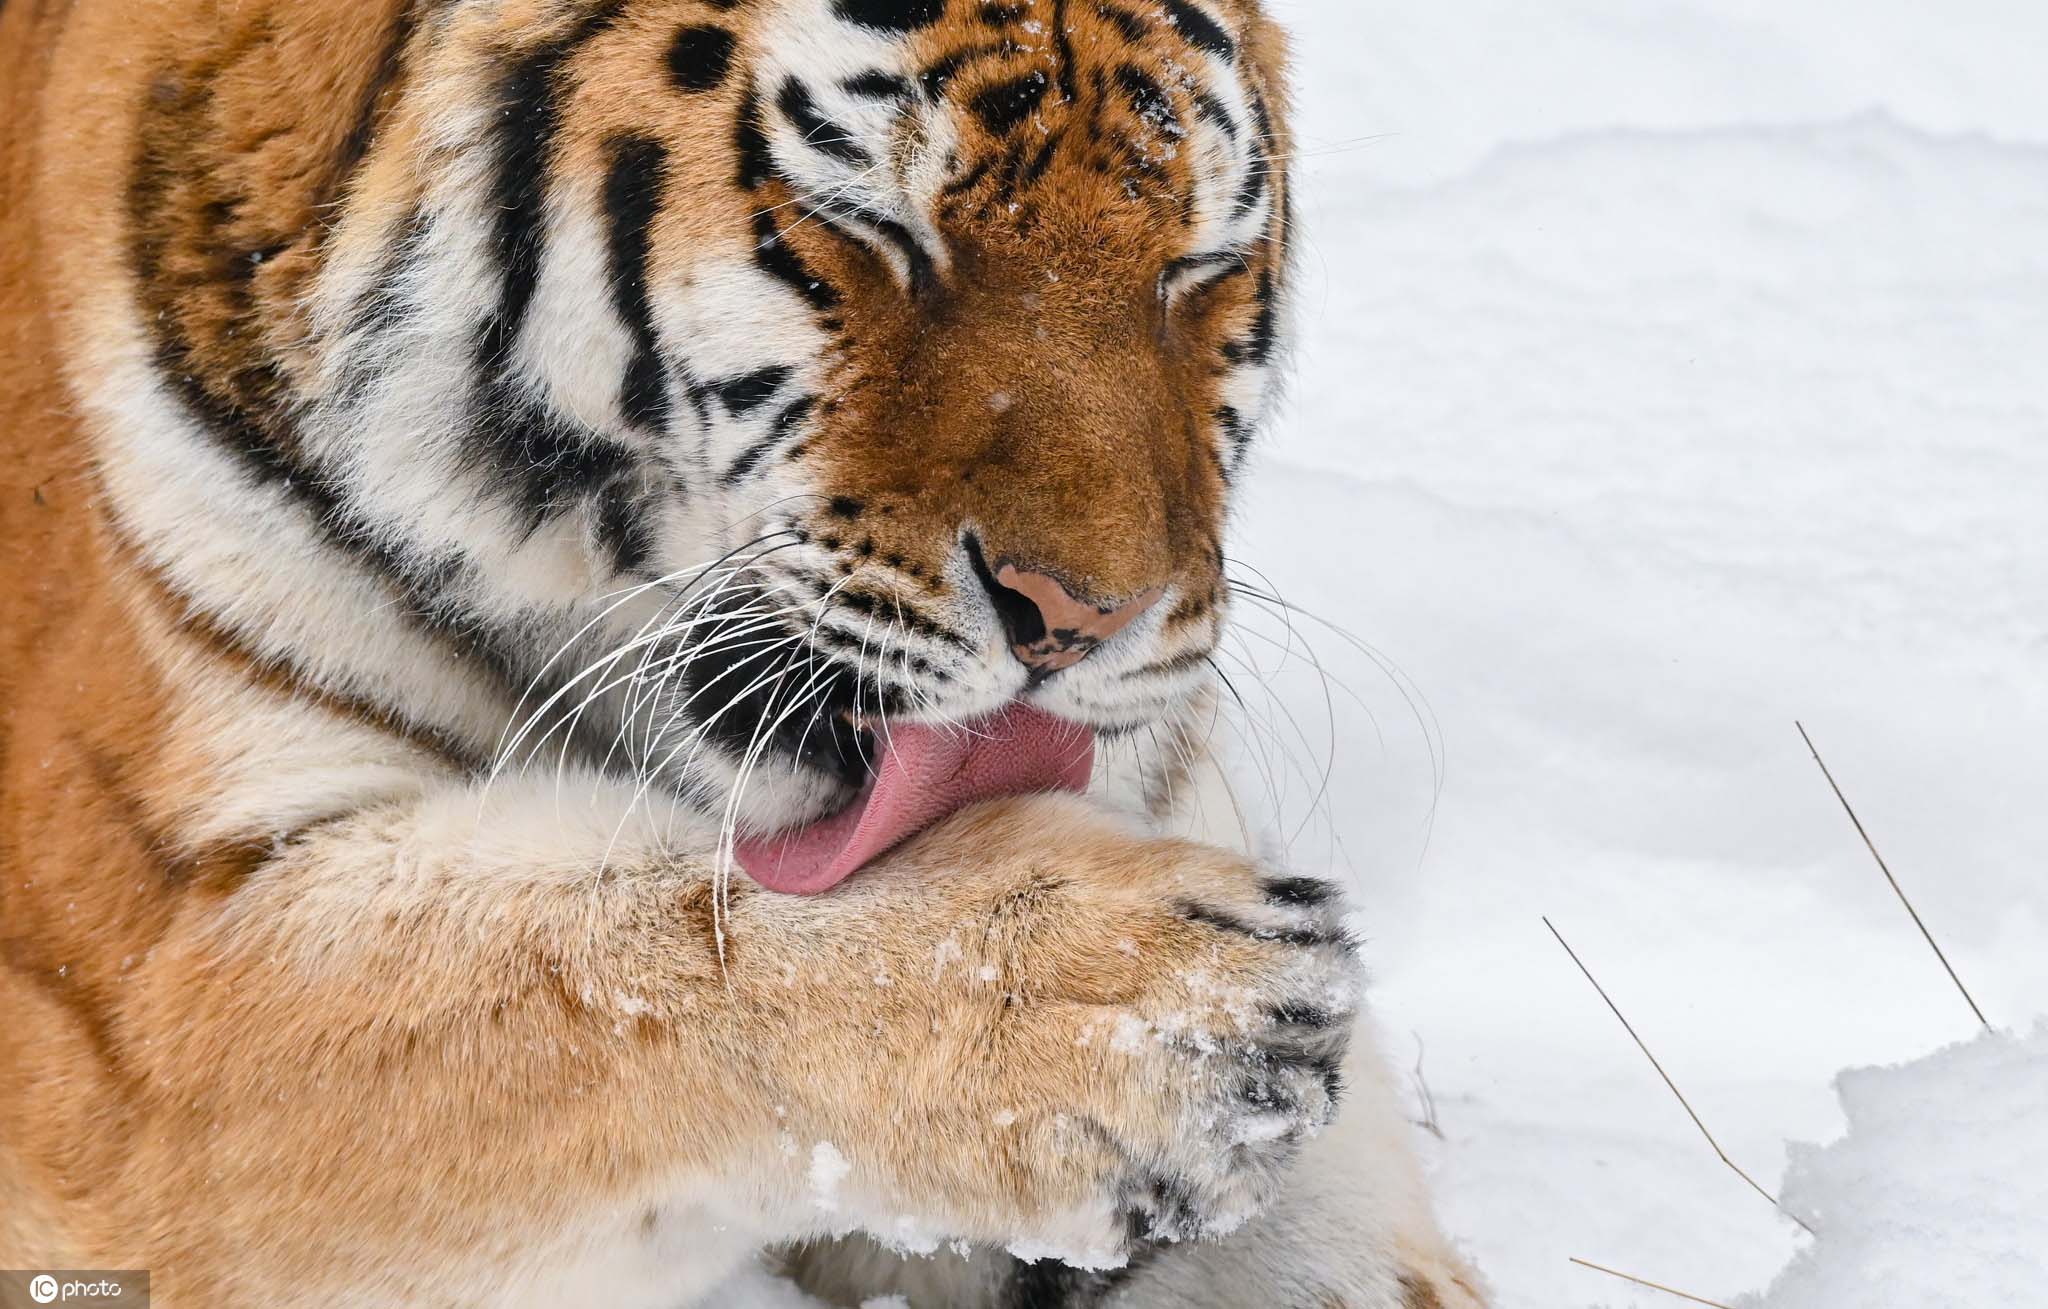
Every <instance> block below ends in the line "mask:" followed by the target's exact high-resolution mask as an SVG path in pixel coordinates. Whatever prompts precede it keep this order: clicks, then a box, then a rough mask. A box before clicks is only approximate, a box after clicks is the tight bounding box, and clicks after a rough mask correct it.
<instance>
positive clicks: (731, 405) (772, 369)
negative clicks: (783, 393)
mask: <svg viewBox="0 0 2048 1309" xmlns="http://www.w3.org/2000/svg"><path fill="white" fill-rule="evenodd" d="M790 372H791V369H790V367H789V365H787V364H770V365H769V366H768V367H766V368H757V369H755V370H754V371H753V372H751V373H745V374H742V375H741V376H739V377H729V378H727V379H726V380H725V381H723V382H720V383H718V384H717V386H716V387H715V390H716V391H717V393H718V398H719V399H720V400H722V401H723V402H724V403H725V407H726V408H727V409H728V410H730V411H732V412H733V413H734V414H749V413H752V412H753V411H754V410H756V409H758V408H760V407H761V406H762V405H764V404H766V403H767V402H768V400H769V398H770V397H772V396H773V395H774V394H775V392H776V391H777V390H779V389H780V388H781V386H782V384H783V383H784V382H787V381H788V380H789V375H790Z"/></svg>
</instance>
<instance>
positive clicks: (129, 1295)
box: [0, 1268, 149, 1309]
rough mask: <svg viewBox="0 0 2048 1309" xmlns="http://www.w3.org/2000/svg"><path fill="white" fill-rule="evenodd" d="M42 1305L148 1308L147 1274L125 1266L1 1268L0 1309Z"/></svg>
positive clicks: (27, 1308)
mask: <svg viewBox="0 0 2048 1309" xmlns="http://www.w3.org/2000/svg"><path fill="white" fill-rule="evenodd" d="M42 1305H109V1306H111V1305H118V1306H120V1309H149V1274H148V1273H146V1272H142V1271H138V1270H136V1269H128V1268H7V1269H0V1309H40V1306H42Z"/></svg>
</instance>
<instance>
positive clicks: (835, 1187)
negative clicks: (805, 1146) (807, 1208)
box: [810, 1141, 853, 1211]
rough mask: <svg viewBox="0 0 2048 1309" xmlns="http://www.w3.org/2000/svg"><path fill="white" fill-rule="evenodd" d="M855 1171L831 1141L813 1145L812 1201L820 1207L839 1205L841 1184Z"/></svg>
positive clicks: (829, 1207)
mask: <svg viewBox="0 0 2048 1309" xmlns="http://www.w3.org/2000/svg"><path fill="white" fill-rule="evenodd" d="M852 1171H853V1165H852V1164H851V1163H849V1162H847V1159H846V1156H845V1155H843V1154H841V1153H840V1152H839V1147H838V1146H836V1145H833V1144H832V1143H831V1142H830V1141H820V1142H818V1143H817V1144H816V1145H814V1146H812V1147H811V1174H810V1176H811V1202H812V1203H813V1204H815V1205H817V1206H818V1207H819V1208H820V1209H824V1210H828V1211H829V1210H833V1209H837V1208H838V1207H839V1184H840V1183H841V1182H843V1181H845V1180H846V1175H847V1174H848V1173H850V1172H852Z"/></svg>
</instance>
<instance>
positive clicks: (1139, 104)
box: [1116, 64, 1183, 133]
mask: <svg viewBox="0 0 2048 1309" xmlns="http://www.w3.org/2000/svg"><path fill="white" fill-rule="evenodd" d="M1116 83H1117V85H1118V86H1120V87H1122V88H1123V92H1124V94H1125V95H1126V96H1128V97H1129V98H1130V101H1131V108H1132V109H1135V110H1136V111H1137V113H1138V117H1140V118H1145V119H1150V120H1151V121H1152V122H1154V123H1157V124H1158V125H1159V126H1161V127H1163V128H1165V129H1166V130H1167V131H1169V132H1173V133H1179V132H1180V131H1182V130H1183V129H1182V128H1181V123H1180V115H1179V114H1178V113H1176V112H1175V111H1174V108H1173V98H1172V97H1171V96H1169V95H1167V94H1166V90H1165V88H1163V87H1161V86H1160V85H1159V83H1157V82H1155V81H1153V80H1152V78H1151V76H1150V75H1149V74H1147V73H1146V72H1145V71H1144V70H1143V69H1140V68H1138V67H1136V66H1134V65H1131V64H1119V65H1118V66H1117V70H1116Z"/></svg>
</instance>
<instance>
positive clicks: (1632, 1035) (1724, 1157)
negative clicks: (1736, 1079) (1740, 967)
mask: <svg viewBox="0 0 2048 1309" xmlns="http://www.w3.org/2000/svg"><path fill="white" fill-rule="evenodd" d="M1543 925H1544V926H1545V927H1548V928H1549V929H1550V934H1551V935H1552V936H1554V937H1556V938H1557V943H1558V944H1559V945H1561V946H1563V947H1564V952H1565V953H1566V954H1568V955H1570V956H1571V957H1572V962H1573V963H1575V964H1577V965H1578V966H1579V971H1580V972H1582V973H1584V974H1585V975H1586V980H1587V981H1589V982H1591V983H1592V984H1593V989H1594V990H1595V991H1598V992H1599V993H1600V998H1601V999H1602V1000H1604V1001H1606V1002H1607V1007H1608V1009H1610V1010H1612V1011H1613V1013H1614V1016H1615V1017H1616V1018H1618V1019H1620V1020H1621V1025H1622V1028H1623V1029H1624V1030H1625V1031H1627V1032H1628V1034H1629V1039H1630V1040H1632V1041H1634V1042H1635V1043H1636V1049H1638V1050H1641V1051H1642V1052H1643V1058H1645V1059H1648V1060H1649V1061H1650V1067H1652V1068H1654V1069H1656V1070H1657V1076H1659V1077H1661V1078H1663V1079H1664V1085H1666V1086H1668V1087H1670V1088H1671V1094H1673V1095H1675V1096H1677V1097H1678V1103H1679V1104H1681V1105H1683V1106H1684V1107H1685V1113H1686V1116H1687V1117H1688V1118H1690V1119H1692V1125H1693V1126H1694V1127H1697V1128H1699V1129H1700V1135H1701V1136H1704V1137H1706V1138H1707V1144H1708V1145H1710V1146H1712V1147H1714V1153H1715V1154H1716V1155H1718V1156H1719V1157H1720V1160H1721V1162H1722V1163H1724V1164H1727V1165H1728V1167H1729V1168H1730V1169H1731V1170H1733V1172H1734V1173H1735V1175H1736V1176H1737V1177H1740V1178H1741V1179H1742V1180H1743V1181H1745V1182H1747V1183H1749V1188H1750V1190H1752V1191H1755V1192H1756V1193H1757V1194H1758V1195H1760V1196H1762V1197H1763V1198H1764V1199H1766V1200H1769V1201H1770V1202H1771V1207H1772V1208H1774V1209H1776V1210H1777V1211H1778V1212H1779V1213H1781V1214H1783V1215H1785V1216H1786V1217H1787V1218H1790V1219H1791V1220H1792V1221H1793V1222H1795V1223H1798V1224H1799V1225H1800V1226H1801V1227H1803V1228H1805V1229H1806V1232H1807V1235H1809V1236H1811V1235H1814V1234H1815V1233H1814V1230H1813V1228H1811V1227H1809V1226H1807V1223H1806V1220H1805V1219H1803V1218H1801V1217H1800V1216H1799V1215H1798V1214H1795V1213H1793V1212H1792V1211H1791V1210H1790V1209H1787V1208H1786V1207H1785V1206H1784V1205H1782V1204H1780V1203H1778V1197H1777V1196H1775V1195H1772V1194H1771V1193H1770V1192H1769V1191H1766V1190H1765V1189H1764V1188H1763V1187H1762V1186H1760V1185H1758V1184H1757V1180H1756V1179H1755V1178H1754V1177H1751V1176H1750V1175H1749V1174H1748V1173H1746V1172H1744V1171H1743V1170H1742V1167H1741V1165H1739V1164H1737V1163H1736V1162H1735V1161H1734V1160H1733V1159H1730V1158H1729V1157H1728V1152H1727V1151H1726V1150H1723V1149H1722V1148H1721V1143H1720V1142H1719V1141H1716V1140H1715V1139H1714V1134H1713V1133H1712V1132H1710V1131H1708V1130H1707V1125H1706V1123H1705V1122H1703V1121H1701V1119H1700V1116H1699V1114H1698V1113H1696V1112H1694V1110H1693V1107H1692V1102H1691V1101H1689V1100H1687V1099H1686V1098H1685V1092H1683V1091H1681V1090H1679V1089H1678V1083H1676V1082H1674V1081H1672V1080H1671V1074H1669V1073H1667V1072H1665V1071H1664V1065H1663V1064H1660V1063H1658V1062H1657V1056H1656V1055H1653V1054H1651V1053H1650V1047H1649V1046H1648V1045H1646V1044H1644V1042H1643V1038H1642V1037H1640V1036H1638V1035H1637V1034H1636V1029H1635V1026H1634V1024H1632V1023H1630V1022H1629V1020H1628V1018H1627V1017H1626V1016H1625V1015H1624V1014H1623V1013H1622V1012H1621V1006H1619V1005H1617V1004H1615V1003H1614V999H1613V997H1611V996H1609V995H1608V994H1607V988H1606V987H1604V986H1602V985H1600V979H1599V978H1597V977H1595V976H1593V970H1592V969H1590V968H1588V967H1586V964H1585V961H1584V960H1582V959H1580V958H1579V952H1578V951H1576V950H1574V949H1572V947H1571V943H1570V942H1568V941H1566V940H1565V939H1564V934H1563V933H1562V932H1560V931H1558V930H1557V925H1556V924H1555V923H1553V922H1551V921H1550V919H1549V918H1547V917H1546V918H1545V919H1544V920H1543Z"/></svg>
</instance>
